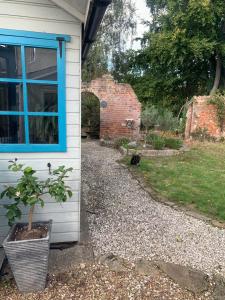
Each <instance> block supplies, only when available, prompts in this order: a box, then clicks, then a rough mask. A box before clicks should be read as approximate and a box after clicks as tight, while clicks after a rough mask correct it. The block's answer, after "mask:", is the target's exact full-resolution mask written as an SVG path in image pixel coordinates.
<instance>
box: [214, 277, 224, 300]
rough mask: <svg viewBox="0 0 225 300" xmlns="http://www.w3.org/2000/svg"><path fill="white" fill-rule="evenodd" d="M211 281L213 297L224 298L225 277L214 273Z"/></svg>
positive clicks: (221, 299)
mask: <svg viewBox="0 0 225 300" xmlns="http://www.w3.org/2000/svg"><path fill="white" fill-rule="evenodd" d="M213 281H214V283H215V287H214V292H213V299H214V300H224V299H225V277H223V276H222V275H220V274H214V276H213Z"/></svg>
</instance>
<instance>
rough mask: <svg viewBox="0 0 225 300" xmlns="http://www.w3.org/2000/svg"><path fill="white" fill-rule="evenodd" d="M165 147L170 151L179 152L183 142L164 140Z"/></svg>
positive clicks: (172, 139) (171, 139)
mask: <svg viewBox="0 0 225 300" xmlns="http://www.w3.org/2000/svg"><path fill="white" fill-rule="evenodd" d="M165 146H166V147H167V148H170V149H175V150H179V149H180V148H181V147H182V146H183V141H182V140H180V139H175V138H165Z"/></svg>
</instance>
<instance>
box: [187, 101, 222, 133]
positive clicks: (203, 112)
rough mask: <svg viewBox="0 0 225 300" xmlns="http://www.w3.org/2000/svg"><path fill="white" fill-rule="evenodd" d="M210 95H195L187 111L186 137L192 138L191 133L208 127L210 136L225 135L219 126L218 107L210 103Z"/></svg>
mask: <svg viewBox="0 0 225 300" xmlns="http://www.w3.org/2000/svg"><path fill="white" fill-rule="evenodd" d="M209 99H210V97H209V96H199V97H195V98H194V100H193V102H192V104H191V105H190V106H189V108H188V111H187V122H186V129H185V138H186V139H189V138H191V134H192V133H194V132H196V130H197V129H199V128H201V129H204V128H205V129H207V132H208V134H209V135H210V136H213V137H215V138H221V137H222V136H224V135H225V133H224V132H221V130H220V128H219V126H218V120H217V112H216V107H215V106H214V105H212V104H209Z"/></svg>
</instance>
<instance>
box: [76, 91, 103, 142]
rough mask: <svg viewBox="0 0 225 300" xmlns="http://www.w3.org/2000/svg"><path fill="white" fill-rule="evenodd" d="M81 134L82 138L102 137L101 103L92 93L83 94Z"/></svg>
mask: <svg viewBox="0 0 225 300" xmlns="http://www.w3.org/2000/svg"><path fill="white" fill-rule="evenodd" d="M81 134H82V137H90V138H93V139H98V138H99V137H100V103H99V99H98V98H97V97H96V96H95V95H94V94H93V93H91V92H87V91H85V92H82V94H81Z"/></svg>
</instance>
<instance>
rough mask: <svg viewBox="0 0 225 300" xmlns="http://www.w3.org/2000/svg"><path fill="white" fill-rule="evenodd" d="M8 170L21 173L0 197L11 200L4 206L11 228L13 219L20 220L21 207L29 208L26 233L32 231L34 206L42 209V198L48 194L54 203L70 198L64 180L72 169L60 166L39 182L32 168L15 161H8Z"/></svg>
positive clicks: (69, 192)
mask: <svg viewBox="0 0 225 300" xmlns="http://www.w3.org/2000/svg"><path fill="white" fill-rule="evenodd" d="M9 170H11V171H12V172H15V173H21V176H20V177H19V179H18V180H17V184H16V185H15V186H8V187H7V188H6V189H5V190H4V191H3V192H2V193H1V195H0V198H1V199H2V198H3V197H5V196H6V197H8V198H9V199H13V200H14V202H13V203H11V204H7V205H4V207H5V208H6V210H7V213H6V216H7V218H8V223H9V225H10V226H11V225H12V224H13V223H14V221H15V219H17V218H21V215H22V211H21V205H22V206H27V207H29V216H28V231H30V230H32V221H33V213H34V208H35V205H37V204H40V205H41V207H44V205H45V202H44V200H43V199H42V197H43V196H44V195H46V194H49V195H50V196H51V197H52V198H54V199H55V200H56V202H59V203H61V202H66V201H67V199H68V198H70V197H72V191H71V189H70V187H68V186H66V185H65V179H66V178H68V177H69V176H68V173H70V172H71V171H72V170H73V168H68V169H66V168H65V166H60V167H58V168H57V169H55V170H54V171H53V172H52V174H51V177H49V178H47V179H46V180H43V181H42V180H39V179H38V177H36V176H35V173H36V171H35V170H33V168H32V167H29V166H28V167H26V166H24V165H22V164H19V163H17V160H14V161H10V165H9Z"/></svg>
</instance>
